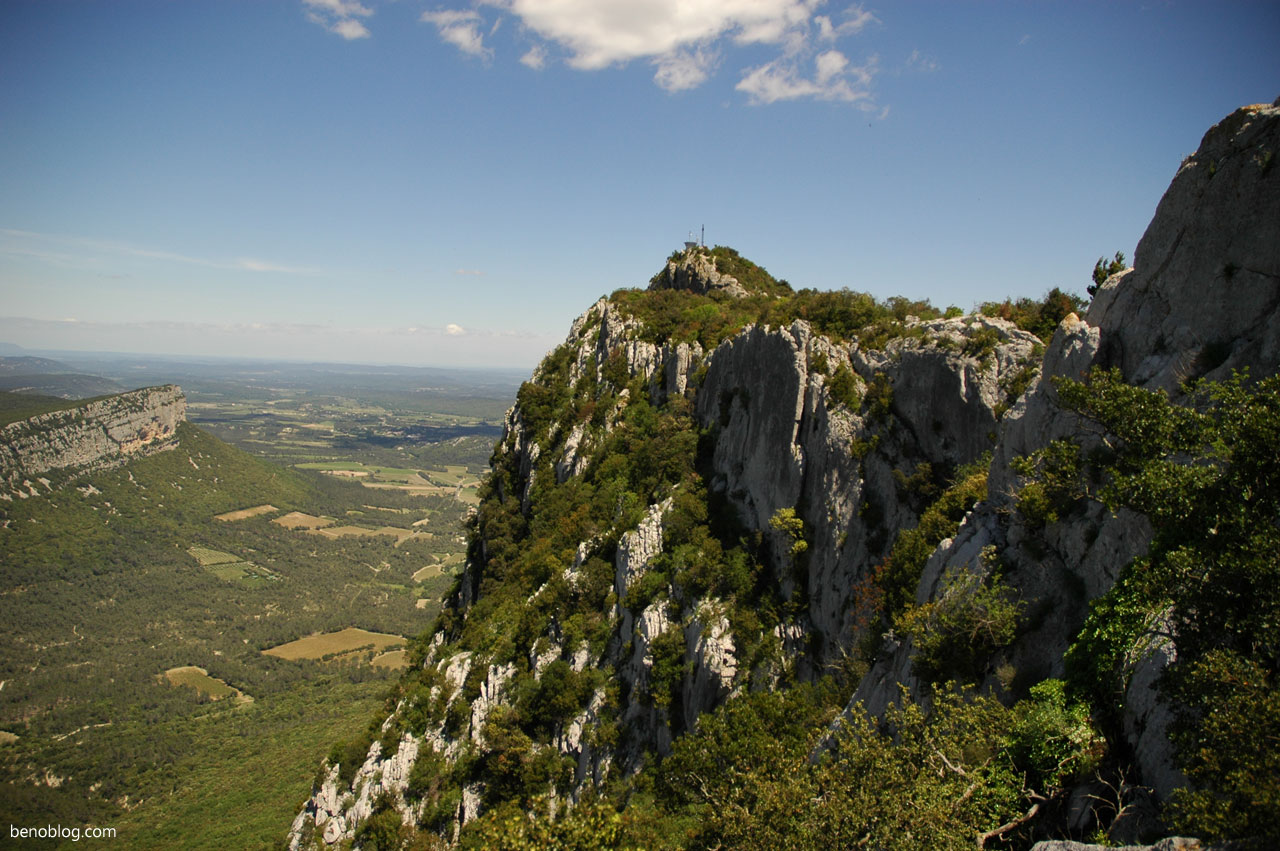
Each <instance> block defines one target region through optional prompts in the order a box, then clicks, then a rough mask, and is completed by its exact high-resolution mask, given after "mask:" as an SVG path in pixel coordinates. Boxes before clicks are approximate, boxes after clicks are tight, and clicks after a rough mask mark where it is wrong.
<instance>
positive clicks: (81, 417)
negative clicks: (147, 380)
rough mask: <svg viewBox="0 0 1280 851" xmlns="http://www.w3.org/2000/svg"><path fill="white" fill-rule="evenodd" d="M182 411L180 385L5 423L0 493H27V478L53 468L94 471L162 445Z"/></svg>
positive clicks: (0, 437)
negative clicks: (1, 489) (0, 491)
mask: <svg viewBox="0 0 1280 851" xmlns="http://www.w3.org/2000/svg"><path fill="white" fill-rule="evenodd" d="M186 411H187V401H186V397H184V396H183V395H182V390H181V388H179V387H177V386H175V385H165V386H163V387H147V388H143V389H141V390H134V391H131V392H129V393H121V394H119V395H118V396H109V397H107V398H105V399H98V400H94V401H91V402H87V403H85V404H83V405H79V406H78V407H74V408H68V409H67V410H62V411H53V412H51V413H47V414H40V415H38V416H35V417H31V418H30V419H27V420H20V421H19V422H15V423H10V424H9V425H7V426H5V427H4V428H3V430H0V480H3V483H4V490H5V491H6V493H5V494H4V496H5V497H6V498H12V494H16V495H17V496H19V497H23V496H27V495H29V493H30V492H31V489H32V486H31V484H30V482H31V480H32V479H35V478H37V477H39V476H42V475H45V474H49V473H51V472H52V471H55V470H67V471H73V472H77V471H83V470H87V469H100V468H102V467H107V466H112V465H114V464H117V463H121V462H123V461H124V460H125V459H127V458H128V457H130V456H132V455H135V454H138V453H146V452H152V451H156V450H158V449H163V448H166V447H167V446H168V445H169V442H170V438H172V437H173V435H174V432H175V430H176V429H177V427H178V424H179V423H181V422H183V421H184V420H185V419H186Z"/></svg>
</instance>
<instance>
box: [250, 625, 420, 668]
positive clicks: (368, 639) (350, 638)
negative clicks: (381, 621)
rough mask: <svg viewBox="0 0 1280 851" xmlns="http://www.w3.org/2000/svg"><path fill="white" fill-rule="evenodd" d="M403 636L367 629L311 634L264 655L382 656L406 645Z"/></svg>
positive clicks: (326, 657) (281, 645) (270, 648)
mask: <svg viewBox="0 0 1280 851" xmlns="http://www.w3.org/2000/svg"><path fill="white" fill-rule="evenodd" d="M404 642H405V639H404V637H403V636H400V635H389V634H387V633H385V632H369V631H368V630H366V629H358V628H356V627H347V628H346V629H343V630H339V631H338V632H326V633H319V634H316V635H308V636H306V637H304V638H299V639H298V640H297V641H290V642H288V643H286V644H280V645H278V646H276V647H268V648H267V649H266V650H263V651H262V652H263V653H265V654H267V655H268V656H276V657H278V658H280V659H320V660H330V659H337V658H342V657H350V656H357V655H360V654H364V653H366V652H370V651H372V652H373V653H380V652H383V651H386V650H388V649H390V648H392V647H397V646H402V645H403V644H404Z"/></svg>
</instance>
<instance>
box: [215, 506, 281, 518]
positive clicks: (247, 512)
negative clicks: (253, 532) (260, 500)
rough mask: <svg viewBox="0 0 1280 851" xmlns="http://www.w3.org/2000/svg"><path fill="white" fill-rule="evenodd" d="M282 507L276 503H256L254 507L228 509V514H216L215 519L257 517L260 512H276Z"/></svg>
mask: <svg viewBox="0 0 1280 851" xmlns="http://www.w3.org/2000/svg"><path fill="white" fill-rule="evenodd" d="M279 510H280V509H278V508H276V507H275V506H274V505H255V506H254V507H253V508H242V509H240V510H239V511H228V512H227V513H226V514H215V515H214V517H213V519H214V520H221V521H223V522H233V521H236V520H247V519H248V518H250V517H257V516H258V515H259V514H274V513H275V512H277V511H279Z"/></svg>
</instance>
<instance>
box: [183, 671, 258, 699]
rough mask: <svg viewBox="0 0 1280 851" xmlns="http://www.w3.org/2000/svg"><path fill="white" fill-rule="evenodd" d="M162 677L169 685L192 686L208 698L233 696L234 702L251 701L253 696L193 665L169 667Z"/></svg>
mask: <svg viewBox="0 0 1280 851" xmlns="http://www.w3.org/2000/svg"><path fill="white" fill-rule="evenodd" d="M164 678H165V679H166V680H168V681H169V685H172V686H185V687H187V688H193V689H195V690H196V691H198V692H200V693H201V694H203V695H205V696H206V697H208V698H209V699H210V700H222V699H223V698H225V697H234V698H235V701H236V703H252V702H253V698H252V697H250V696H249V695H247V694H245V693H244V692H242V691H240V689H238V688H234V687H232V686H229V685H227V684H226V683H225V682H223V681H222V680H220V679H218V678H217V677H211V676H209V672H208V671H206V670H205V669H204V668H200V667H197V666H195V665H182V666H180V667H177V668H170V669H169V670H167V671H165V672H164Z"/></svg>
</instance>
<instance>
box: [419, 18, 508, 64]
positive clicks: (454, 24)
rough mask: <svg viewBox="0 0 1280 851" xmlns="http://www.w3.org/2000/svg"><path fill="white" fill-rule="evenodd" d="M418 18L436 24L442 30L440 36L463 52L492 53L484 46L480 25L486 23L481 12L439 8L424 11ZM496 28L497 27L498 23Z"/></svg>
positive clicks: (478, 54) (475, 54)
mask: <svg viewBox="0 0 1280 851" xmlns="http://www.w3.org/2000/svg"><path fill="white" fill-rule="evenodd" d="M418 20H420V21H422V22H423V23H427V24H435V27H436V29H437V30H439V31H440V38H442V39H444V40H445V41H447V42H448V43H449V44H452V45H453V46H454V47H456V48H458V49H459V50H461V51H462V52H463V53H469V54H471V55H472V56H488V55H489V53H490V51H489V50H488V49H487V48H486V47H485V46H484V36H483V35H481V34H480V26H481V25H482V24H483V23H484V19H483V18H481V17H480V13H479V12H476V11H474V10H467V11H465V12H464V11H456V10H453V9H439V10H437V11H435V12H423V13H422V16H421V17H420V18H419V19H418ZM494 29H495V30H496V29H497V26H496V25H495V26H494ZM490 34H492V31H491V32H490Z"/></svg>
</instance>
